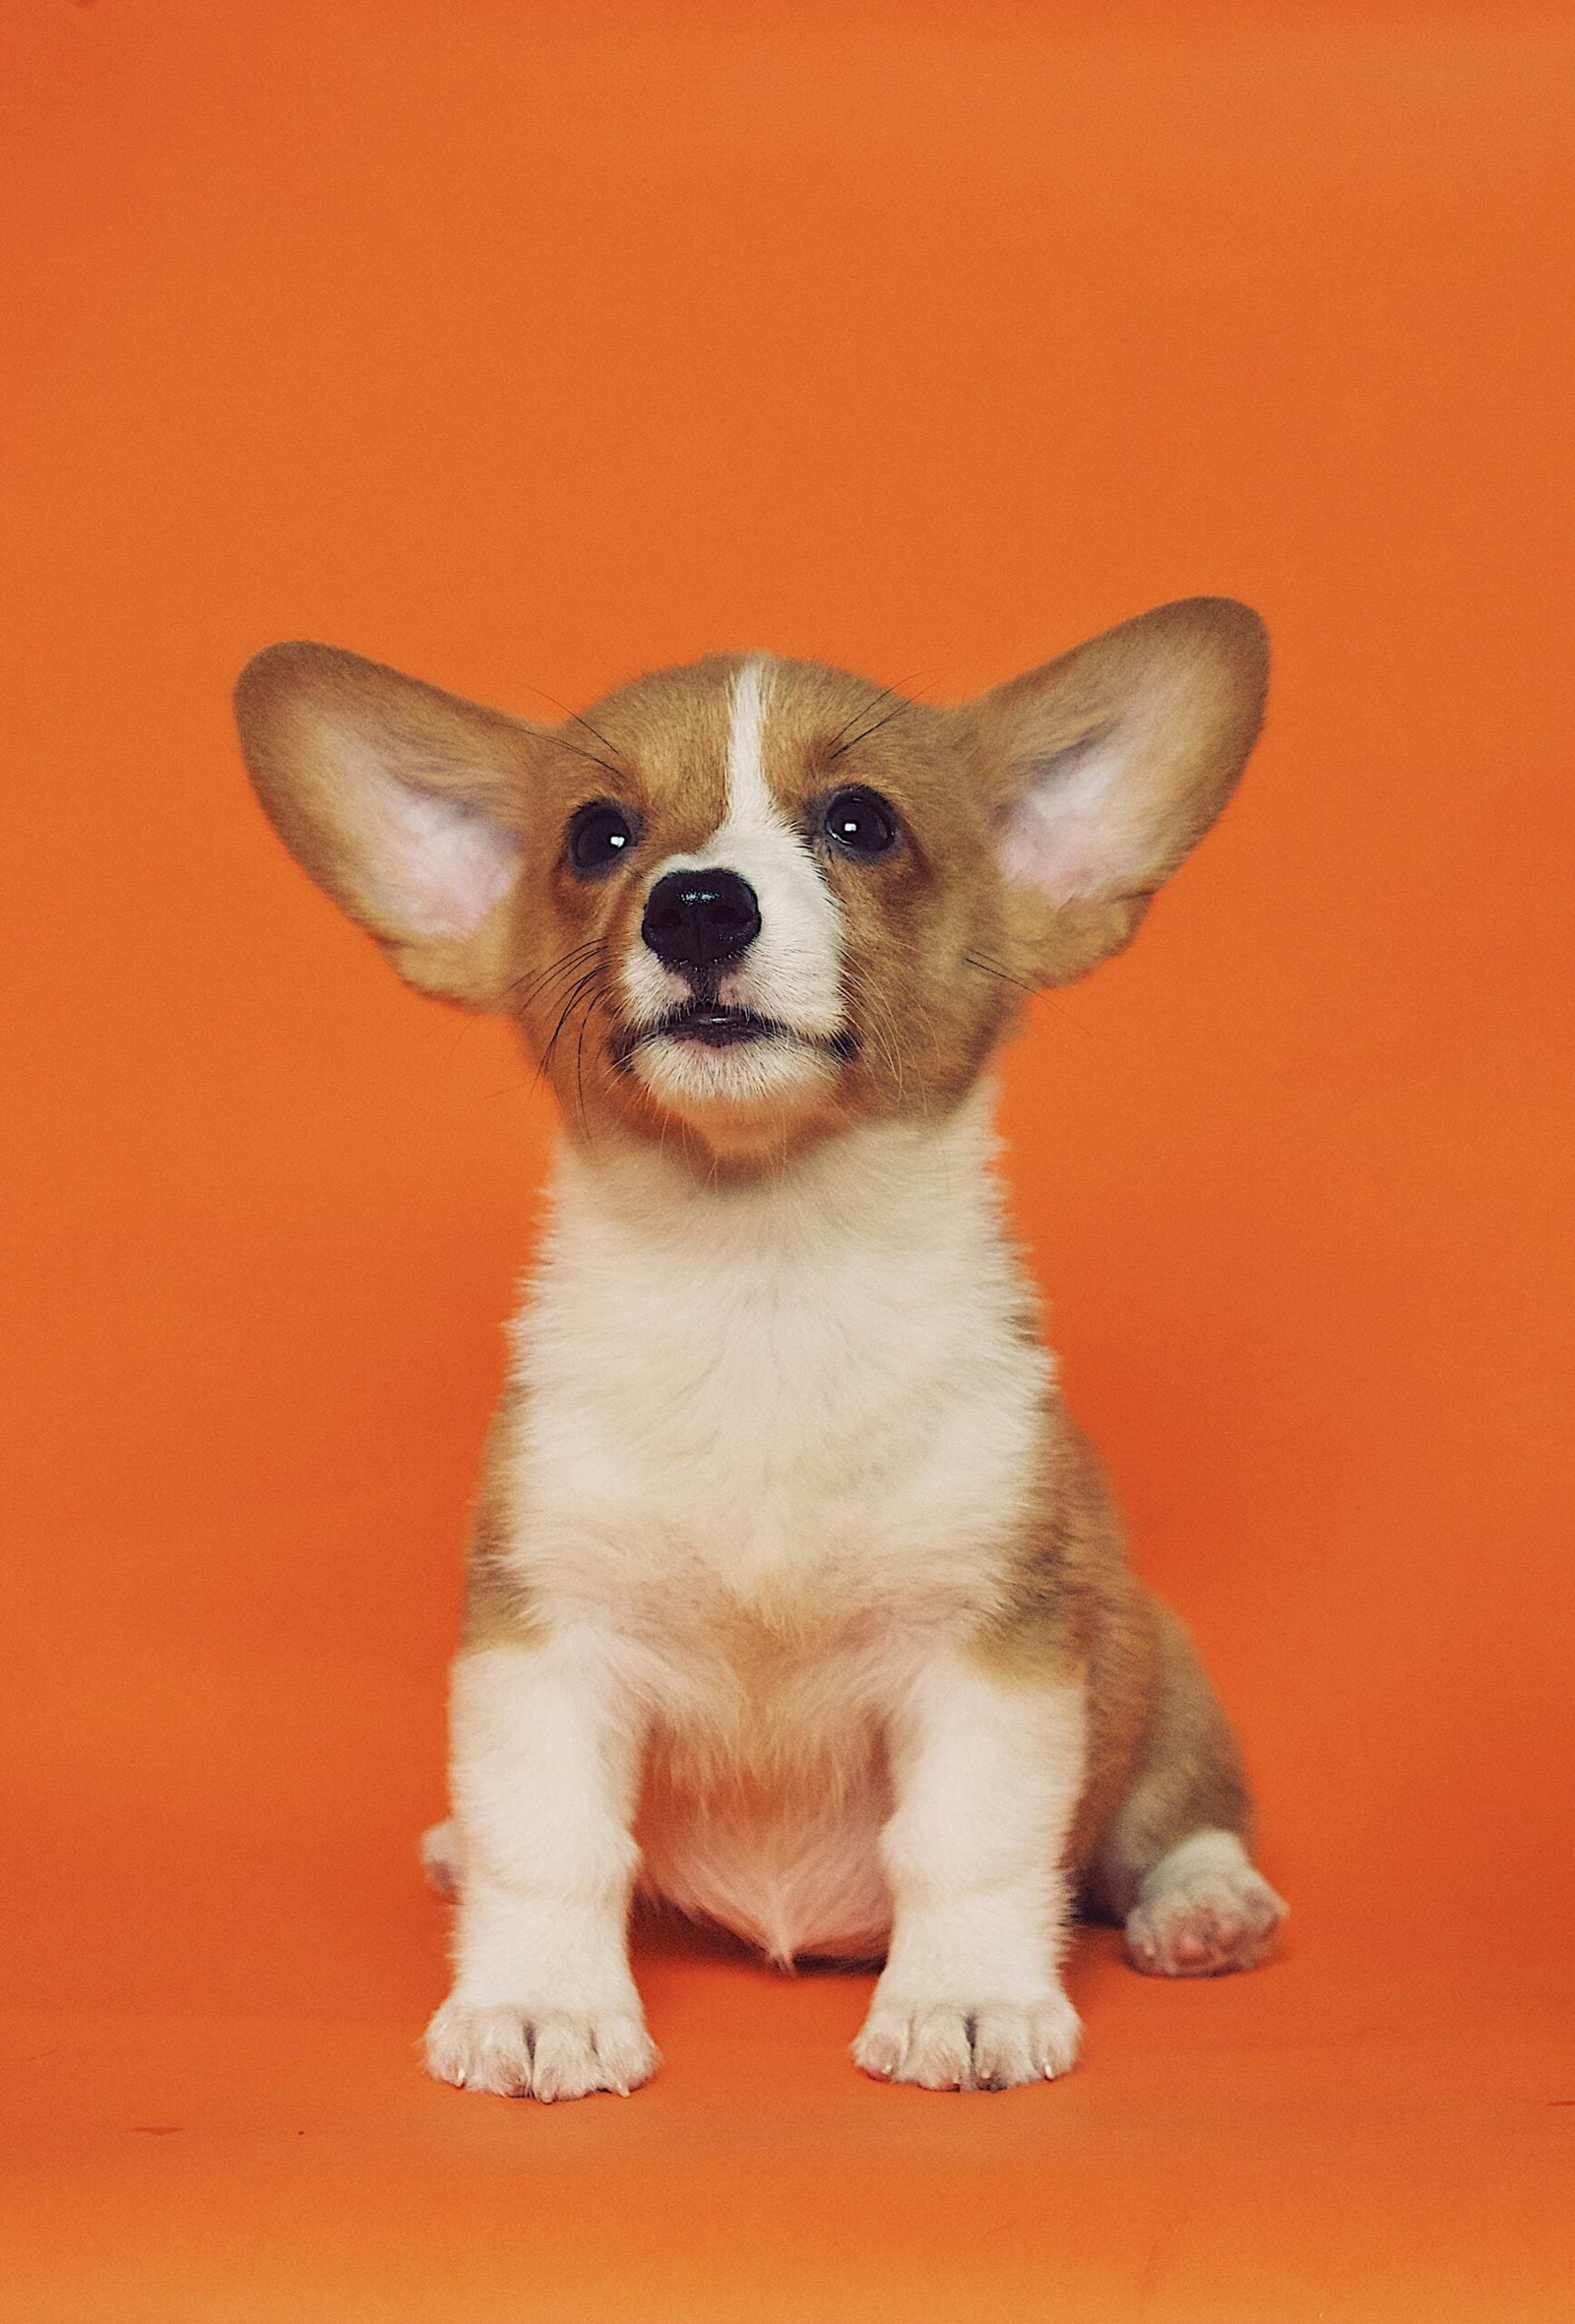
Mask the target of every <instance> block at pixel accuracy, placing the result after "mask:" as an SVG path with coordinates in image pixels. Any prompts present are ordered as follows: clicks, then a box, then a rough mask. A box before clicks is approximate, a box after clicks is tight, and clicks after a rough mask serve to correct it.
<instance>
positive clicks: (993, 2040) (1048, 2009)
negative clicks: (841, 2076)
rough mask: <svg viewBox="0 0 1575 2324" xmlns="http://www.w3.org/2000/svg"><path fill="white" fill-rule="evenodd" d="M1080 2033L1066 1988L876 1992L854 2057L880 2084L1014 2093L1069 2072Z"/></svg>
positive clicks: (854, 2047) (1080, 2028) (856, 2044)
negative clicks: (925, 1994)
mask: <svg viewBox="0 0 1575 2324" xmlns="http://www.w3.org/2000/svg"><path fill="white" fill-rule="evenodd" d="M1082 2038H1083V2028H1082V2025H1081V2024H1080V2022H1079V2019H1078V2014H1077V2011H1076V2010H1075V2009H1074V2008H1073V2007H1072V2004H1071V2002H1070V2001H1068V1999H1067V1997H1066V1995H1065V1994H1064V1993H1048V1994H1043V1995H1041V1996H1040V1998H1039V1999H1037V2000H1034V2001H900V2000H897V1999H895V1998H894V1999H892V2000H883V1999H882V1998H881V1996H880V1994H879V1992H877V1993H876V1996H875V2002H874V2006H873V2007H872V2008H871V2010H870V2013H869V2017H868V2019H867V2020H866V2022H865V2025H864V2030H863V2032H862V2033H861V2034H860V2035H859V2037H858V2040H857V2041H855V2042H854V2043H853V2062H854V2064H855V2065H859V2066H862V2067H863V2069H864V2072H865V2073H866V2074H873V2075H874V2077H875V2079H876V2081H877V2082H916V2083H917V2084H918V2086H919V2087H920V2089H922V2090H1011V2089H1014V2088H1015V2087H1016V2086H1017V2084H1019V2083H1021V2082H1053V2081H1054V2079H1055V2077H1056V2076H1057V2075H1058V2074H1065V2073H1067V2072H1068V2071H1069V2070H1070V2069H1071V2067H1073V2066H1074V2065H1075V2064H1076V2063H1077V2053H1078V2049H1079V2046H1080V2044H1081V2042H1082Z"/></svg>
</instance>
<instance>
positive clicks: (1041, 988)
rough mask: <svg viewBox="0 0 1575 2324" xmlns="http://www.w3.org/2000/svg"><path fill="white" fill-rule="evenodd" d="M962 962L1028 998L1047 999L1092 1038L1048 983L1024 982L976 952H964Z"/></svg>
mask: <svg viewBox="0 0 1575 2324" xmlns="http://www.w3.org/2000/svg"><path fill="white" fill-rule="evenodd" d="M963 964H964V966H965V967H966V968H970V969H977V971H978V973H979V974H980V975H981V976H993V977H994V978H995V980H996V982H997V983H998V984H1010V985H1014V986H1015V987H1016V989H1017V990H1018V991H1019V992H1026V993H1027V994H1028V996H1029V999H1030V1000H1036V1001H1037V1000H1045V1001H1048V1002H1049V1004H1050V1007H1051V1008H1052V1009H1055V1010H1058V1011H1059V1013H1060V1014H1061V1015H1062V1016H1063V1017H1064V1018H1065V1019H1066V1021H1067V1023H1068V1025H1075V1026H1076V1027H1077V1029H1078V1032H1079V1033H1080V1034H1082V1036H1083V1037H1084V1039H1085V1040H1092V1039H1093V1038H1094V1034H1093V1030H1092V1028H1091V1027H1089V1026H1087V1025H1085V1024H1084V1022H1083V1020H1082V1018H1081V1017H1080V1016H1078V1014H1077V1012H1076V1010H1074V1009H1069V1008H1068V1007H1067V1005H1066V1003H1065V1001H1064V1000H1062V998H1061V996H1060V994H1059V993H1058V992H1055V991H1053V990H1052V989H1051V987H1050V986H1049V985H1047V984H1025V983H1024V981H1023V979H1022V977H1021V976H1009V975H1008V974H1007V973H1006V971H1005V970H1004V969H1003V968H1002V967H1001V966H1000V964H999V962H998V961H986V960H980V959H979V957H978V955H977V953H973V952H965V953H964V955H963Z"/></svg>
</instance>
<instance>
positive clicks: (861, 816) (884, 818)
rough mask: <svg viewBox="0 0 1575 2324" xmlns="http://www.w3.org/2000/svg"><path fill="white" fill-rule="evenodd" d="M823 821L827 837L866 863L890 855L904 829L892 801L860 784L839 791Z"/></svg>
mask: <svg viewBox="0 0 1575 2324" xmlns="http://www.w3.org/2000/svg"><path fill="white" fill-rule="evenodd" d="M823 820H824V828H825V833H826V837H827V838H828V839H829V840H831V841H834V842H835V844H836V845H837V846H838V847H839V848H842V849H843V850H844V851H845V852H846V853H847V854H849V855H857V856H858V857H860V859H861V860H862V861H864V862H866V863H869V862H873V860H874V858H875V857H876V856H877V855H889V854H890V852H891V850H892V848H895V847H896V845H897V834H898V831H899V830H900V828H901V826H900V825H899V823H898V821H897V809H896V808H895V807H894V806H893V805H892V804H891V802H890V800H889V799H883V798H882V797H881V795H880V792H879V791H878V790H865V789H864V787H863V785H861V784H860V785H855V786H854V787H853V788H852V789H851V790H840V791H838V793H837V795H836V796H835V798H832V799H830V800H828V801H827V805H826V813H825V816H824V819H823Z"/></svg>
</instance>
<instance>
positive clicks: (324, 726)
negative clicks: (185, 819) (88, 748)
mask: <svg viewBox="0 0 1575 2324" xmlns="http://www.w3.org/2000/svg"><path fill="white" fill-rule="evenodd" d="M235 717H236V721H237V723H238V724H239V727H240V739H241V749H242V751H243V752H244V753H245V758H246V766H247V770H248V772H249V774H250V776H251V779H252V782H253V785H255V787H256V790H257V795H258V797H259V798H260V799H261V800H262V803H263V806H264V808H265V809H266V811H267V813H268V816H269V819H270V821H271V822H272V823H273V825H274V828H275V830H276V831H277V832H278V833H279V835H280V837H281V839H282V840H283V841H284V845H285V847H286V848H288V849H289V851H290V853H291V854H292V855H293V856H294V858H295V860H296V862H297V863H299V864H300V865H301V867H302V869H303V870H305V871H307V872H309V873H310V874H311V876H312V878H313V879H314V880H316V882H317V884H318V886H319V887H321V888H323V889H326V891H327V892H328V894H329V895H330V896H332V897H333V899H334V901H335V903H336V904H339V905H342V906H343V907H344V909H345V911H347V912H348V913H349V915H350V917H351V918H352V919H353V920H356V921H358V922H359V924H360V925H361V926H362V927H363V928H365V929H366V930H367V931H368V933H369V934H371V935H372V936H375V937H376V939H377V941H378V943H379V944H380V945H382V947H383V949H384V951H385V952H386V953H387V954H388V956H389V958H390V959H391V960H392V962H393V963H394V966H395V967H396V968H397V969H398V971H399V973H400V974H401V975H402V976H404V977H405V978H406V979H407V981H408V982H409V983H410V984H413V985H414V986H415V987H416V988H417V990H418V991H421V992H429V993H435V994H437V995H439V996H440V997H441V998H443V999H445V1000H452V1001H459V1002H462V1003H463V1004H464V1005H465V1006H466V1007H468V1008H473V1009H486V1008H492V1007H495V1006H497V1005H498V1003H499V1001H500V1000H501V998H502V995H503V992H504V989H505V987H506V986H507V984H508V981H509V976H510V974H511V970H510V959H511V950H510V941H509V939H510V933H511V927H512V911H511V904H512V899H513V893H514V888H515V883H516V881H517V879H518V876H519V870H520V860H521V851H522V847H523V842H524V833H523V828H522V818H523V804H524V800H525V798H526V797H527V796H528V794H529V784H528V781H527V773H528V769H529V767H530V765H531V763H532V761H533V759H534V758H535V756H536V751H537V750H538V749H539V748H540V747H541V745H542V743H543V741H544V739H545V737H544V736H543V734H542V732H541V730H540V729H539V728H537V727H535V726H532V725H529V724H527V723H526V722H525V721H524V720H521V719H511V718H507V717H505V716H504V714H503V713H502V712H501V711H496V710H483V709H482V708H480V706H479V705H477V704H475V703H473V702H462V701H461V700H460V699H459V698H458V696H456V695H453V694H443V693H440V692H439V691H438V689H437V688H436V687H435V686H423V685H422V684H421V683H420V682H419V680H417V679H415V678H408V677H404V676H402V674H401V673H400V671H398V670H396V669H385V668H384V667H383V665H382V664H381V663H380V662H376V661H363V660H361V658H360V656H359V655H358V654H345V653H341V652H340V651H339V649H338V648H336V647H333V646H314V645H305V644H292V645H284V646H270V647H269V648H268V649H267V650H266V652H264V653H262V654H259V655H257V656H256V657H255V658H254V659H253V660H250V661H249V662H248V663H247V664H246V667H245V668H244V669H243V670H242V671H241V674H240V678H239V681H238V683H237V685H236V687H235Z"/></svg>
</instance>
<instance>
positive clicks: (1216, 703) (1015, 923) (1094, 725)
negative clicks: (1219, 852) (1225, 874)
mask: <svg viewBox="0 0 1575 2324" xmlns="http://www.w3.org/2000/svg"><path fill="white" fill-rule="evenodd" d="M1268 675H1269V645H1268V637H1267V633H1266V632H1265V630H1264V626H1263V623H1262V622H1261V621H1260V620H1259V619H1258V616H1257V615H1256V613H1254V612H1253V611H1252V610H1251V609H1250V607H1248V606H1246V605H1239V604H1237V603H1236V602H1235V600H1234V599H1233V598H1231V597H1188V598H1185V599H1183V600H1182V601H1181V602H1180V603H1179V604H1174V605H1161V606H1159V607H1158V608H1157V609H1156V610H1155V611H1154V612H1152V613H1144V614H1141V615H1140V616H1139V617H1138V619H1137V620H1136V621H1126V622H1123V623H1122V624H1121V626H1120V627H1119V628H1118V629H1111V630H1106V631H1105V632H1104V634H1103V636H1102V637H1098V638H1094V639H1091V640H1090V642H1089V644H1088V645H1086V646H1079V647H1078V648H1076V650H1075V651H1074V652H1073V653H1071V654H1065V655H1063V656H1062V657H1061V659H1060V660H1059V661H1050V662H1046V663H1045V664H1044V665H1043V667H1042V668H1040V669H1035V670H1030V671H1028V673H1027V674H1026V675H1025V676H1023V677H1019V678H1012V679H1009V680H1008V682H1007V683H1006V684H1005V685H1004V686H997V687H996V688H995V690H994V691H993V692H992V693H989V694H985V695H982V696H981V697H980V698H979V699H978V701H977V702H974V703H970V704H969V705H967V706H966V708H965V710H964V712H963V713H962V716H963V718H964V720H965V722H966V731H967V734H968V738H969V741H970V743H971V745H972V748H973V751H974V753H975V756H976V760H977V771H978V776H979V780H980V781H981V782H982V783H983V785H985V787H986V790H987V793H988V795H989V797H990V799H991V802H992V805H993V807H994V810H995V813H996V817H997V824H998V831H999V845H1000V853H1001V863H1002V868H1003V870H1004V871H1005V874H1006V884H1007V902H1008V920H1009V928H1010V931H1011V934H1012V937H1013V940H1014V944H1013V948H1014V950H1015V951H1016V952H1017V954H1018V957H1019V961H1020V963H1021V965H1022V966H1023V967H1024V968H1025V969H1026V970H1027V971H1028V972H1029V973H1030V974H1032V975H1033V976H1034V977H1035V978H1036V979H1037V980H1039V981H1040V982H1042V983H1047V984H1064V983H1066V982H1067V981H1069V979H1070V978H1072V977H1073V976H1080V975H1082V974H1083V973H1084V971H1085V970H1087V969H1092V968H1093V967H1094V966H1095V964H1096V962H1098V961H1101V960H1103V959H1104V958H1105V957H1106V955H1107V954H1109V953H1112V952H1117V951H1119V950H1120V948H1121V946H1122V945H1123V944H1125V943H1127V942H1128V941H1129V940H1130V938H1131V937H1132V936H1133V935H1134V934H1135V933H1136V930H1137V927H1138V923H1139V921H1140V920H1141V919H1142V917H1143V914H1144V911H1146V910H1147V908H1148V903H1149V899H1150V898H1151V897H1152V895H1153V894H1154V891H1155V890H1156V889H1157V888H1158V887H1159V886H1160V885H1161V884H1162V882H1163V881H1165V880H1167V879H1168V878H1169V876H1170V874H1171V873H1172V872H1173V871H1174V870H1175V868H1176V866H1177V865H1178V864H1179V863H1180V862H1181V860H1182V858H1183V856H1184V855H1186V853H1187V852H1188V850H1189V849H1190V848H1193V847H1194V846H1195V845H1196V843H1197V842H1198V841H1199V840H1200V839H1201V838H1202V837H1203V835H1204V833H1205V832H1206V831H1207V830H1208V828H1209V826H1210V824H1211V823H1213V821H1214V819H1215V817H1216V816H1217V815H1218V814H1219V812H1220V810H1221V808H1222V807H1223V806H1224V805H1225V803H1226V800H1227V799H1228V798H1229V796H1230V793H1231V790H1232V789H1233V788H1234V786H1235V781H1236V777H1237V776H1238V775H1239V774H1240V772H1241V769H1242V767H1243V766H1244V765H1245V763H1246V758H1247V754H1248V752H1249V751H1250V750H1251V748H1252V745H1253V743H1254V742H1255V741H1256V739H1257V735H1258V729H1259V727H1260V725H1261V724H1262V722H1263V704H1264V694H1265V691H1266V688H1267V685H1268Z"/></svg>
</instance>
